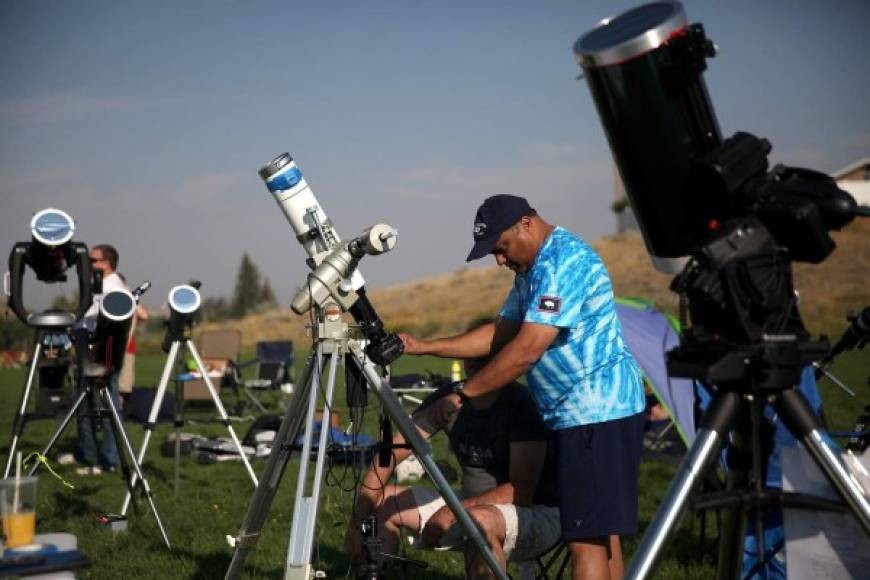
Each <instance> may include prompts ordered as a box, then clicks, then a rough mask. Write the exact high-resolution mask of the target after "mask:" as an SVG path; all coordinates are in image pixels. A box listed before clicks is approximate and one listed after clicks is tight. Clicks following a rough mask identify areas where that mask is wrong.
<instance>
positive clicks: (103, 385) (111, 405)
mask: <svg viewBox="0 0 870 580" xmlns="http://www.w3.org/2000/svg"><path fill="white" fill-rule="evenodd" d="M73 338H74V343H75V347H76V353H77V355H78V385H77V388H78V391H79V394H78V396H77V397H76V400H75V402H74V403H73V404H72V406H71V407H70V409H69V412H67V414H66V416H65V417H64V418H63V420H62V421H61V423H60V425H59V426H58V428H57V430H56V431H55V432H54V434H53V435H52V436H51V437H50V438H49V440H48V443H47V444H46V445H45V448H44V449H43V450H42V455H44V456H45V455H48V453H49V452H50V451H51V449H52V447H54V444H55V443H56V442H57V440H58V439H59V438H60V436H61V435H62V434H63V432H64V431H65V430H66V428H67V426H68V425H69V423H70V421H71V420H72V418H73V417H74V416H75V415H76V413H77V412H78V411H79V407H81V405H82V404H83V403H85V399H87V405H88V408H89V409H91V410H92V413H89V414H90V416H91V427H92V429H93V430H94V434H93V435H94V441H96V429H97V424H98V423H102V420H103V419H104V418H106V417H107V416H108V418H109V419H110V424H111V429H112V436H113V437H114V438H115V446H116V448H117V449H118V457H119V459H120V462H121V473H122V474H123V477H124V481H126V482H127V486H128V488H129V489H130V492H131V493H132V492H133V491H134V489H135V485H136V480H135V479H134V478H133V473H135V476H136V478H138V480H139V482H140V485H141V487H142V493H143V494H144V495H145V499H146V500H147V501H148V505H149V506H150V508H151V512H152V513H153V514H154V519H155V520H156V522H157V527H158V528H159V529H160V535H161V536H162V537H163V543H164V544H166V547H167V548H171V547H172V546H171V545H170V543H169V537H168V536H167V535H166V530H165V529H164V527H163V522H162V520H161V519H160V514H159V513H158V511H157V506H155V505H154V498H153V497H152V495H151V487H150V486H149V485H148V480H146V479H145V476H144V475H143V473H142V467H141V465H140V464H139V462H138V461H137V459H136V454H135V453H134V451H133V446H132V445H131V444H130V438H129V437H128V436H127V431H126V430H125V429H124V424H123V423H122V422H121V416H120V415H119V414H118V409H117V407H115V402H114V401H113V400H112V392H111V390H110V384H109V381H110V379H111V374H110V373H111V367H109V368H107V367H105V366H103V365H99V364H93V363H91V362H89V361H88V360H87V356H86V353H87V352H88V332H87V330H85V329H79V330H76V331H75V332H74V335H73ZM124 452H126V455H125V454H124ZM128 457H129V460H128ZM39 465H40V462H36V463H35V464H34V465H33V467H32V468H31V469H30V472H29V473H28V475H33V474H34V473H35V472H36V470H37V469H38V468H39ZM131 465H132V467H133V473H131V470H130V466H131Z"/></svg>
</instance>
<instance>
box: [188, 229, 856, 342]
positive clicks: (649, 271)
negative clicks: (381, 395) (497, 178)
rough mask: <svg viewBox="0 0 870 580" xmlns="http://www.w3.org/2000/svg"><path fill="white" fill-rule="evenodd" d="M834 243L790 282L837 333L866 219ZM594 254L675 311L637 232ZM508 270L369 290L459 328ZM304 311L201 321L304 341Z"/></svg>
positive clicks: (817, 325)
mask: <svg viewBox="0 0 870 580" xmlns="http://www.w3.org/2000/svg"><path fill="white" fill-rule="evenodd" d="M834 239H835V240H836V242H837V246H838V248H837V250H836V251H835V252H834V253H833V255H832V256H830V257H829V258H828V259H827V260H826V261H825V262H824V263H822V264H819V265H809V264H797V265H796V267H795V286H796V287H797V289H798V291H799V292H800V295H801V312H802V313H803V316H804V320H805V321H806V323H807V324H808V326H809V327H810V329H811V330H812V331H813V332H814V333H818V332H828V333H830V334H832V335H837V336H839V333H840V332H841V331H842V330H843V328H844V325H845V314H846V313H847V312H848V311H850V310H859V309H861V308H863V307H865V306H867V305H868V304H870V285H868V283H867V282H868V280H867V278H868V271H870V220H862V221H857V222H853V223H852V224H850V225H849V226H848V227H847V228H846V229H845V230H844V231H842V232H835V233H834ZM592 245H593V246H594V247H595V248H596V250H597V251H598V252H599V253H600V254H601V257H602V259H603V260H604V262H605V264H606V265H607V268H608V270H609V271H610V275H611V277H612V279H613V285H614V290H615V292H616V294H617V295H619V296H641V297H645V298H647V299H649V300H652V301H653V302H654V303H655V304H657V305H658V306H659V307H660V308H662V309H664V310H666V311H668V312H672V313H676V308H677V299H676V295H675V294H673V293H672V292H670V291H669V290H668V284H669V282H670V276H667V275H664V274H661V273H659V272H657V271H655V270H654V269H653V268H652V266H651V265H650V262H649V259H648V257H647V254H646V251H645V250H644V245H643V240H642V239H641V238H640V235H639V234H637V233H629V234H624V235H620V236H614V237H608V238H604V239H601V240H599V241H597V242H595V243H593V244H592ZM512 279H513V274H512V273H511V272H510V271H509V270H507V269H505V268H498V267H497V266H494V265H493V266H489V267H484V268H472V269H467V268H463V269H460V270H457V271H455V272H452V273H449V274H442V275H439V276H433V277H431V278H426V279H423V280H419V281H416V282H411V283H406V284H402V285H399V286H393V287H389V288H383V289H378V290H370V298H371V300H372V302H373V303H374V305H375V307H376V308H377V309H378V312H379V314H380V315H381V317H382V318H383V319H384V321H385V323H386V324H387V326H388V327H389V328H391V329H393V330H404V331H408V332H412V333H415V334H418V335H421V336H439V335H445V334H449V333H454V332H458V331H461V330H462V329H463V328H464V327H465V326H466V325H467V324H468V323H469V322H470V321H472V320H473V319H475V318H477V317H480V316H491V315H493V314H494V313H495V312H497V310H498V308H499V306H500V305H501V303H502V301H503V300H504V298H505V296H506V295H507V291H508V289H509V288H510V285H511V282H512ZM305 322H306V319H304V318H303V317H299V316H296V315H294V314H293V313H292V312H291V311H290V309H289V308H288V307H281V308H278V309H275V310H271V311H268V312H264V313H260V314H257V315H254V316H249V317H247V318H245V319H243V320H238V321H229V322H224V323H220V324H219V325H218V324H206V325H203V328H213V327H216V326H221V327H226V326H231V327H234V328H238V329H239V330H241V331H242V336H243V339H244V342H245V345H247V346H253V344H254V343H255V342H257V341H259V340H274V339H282V338H290V339H292V340H293V341H295V342H296V343H297V344H304V343H305V342H306V340H307V339H306V337H305Z"/></svg>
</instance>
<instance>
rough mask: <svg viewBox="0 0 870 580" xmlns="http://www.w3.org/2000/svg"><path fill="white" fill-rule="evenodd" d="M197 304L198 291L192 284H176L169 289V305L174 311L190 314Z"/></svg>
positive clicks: (197, 307) (198, 301)
mask: <svg viewBox="0 0 870 580" xmlns="http://www.w3.org/2000/svg"><path fill="white" fill-rule="evenodd" d="M199 305H200V296H199V292H198V291H197V290H196V288H194V287H193V286H186V285H185V286H176V287H174V288H173V289H172V290H170V291H169V306H170V307H171V308H172V309H173V310H175V311H176V312H179V313H181V314H192V313H194V312H196V311H197V309H199Z"/></svg>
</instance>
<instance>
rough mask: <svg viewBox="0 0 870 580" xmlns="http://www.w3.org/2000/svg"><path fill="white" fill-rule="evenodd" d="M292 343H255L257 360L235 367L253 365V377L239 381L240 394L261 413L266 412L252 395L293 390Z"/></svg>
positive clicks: (280, 341) (278, 341)
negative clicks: (278, 390)
mask: <svg viewBox="0 0 870 580" xmlns="http://www.w3.org/2000/svg"><path fill="white" fill-rule="evenodd" d="M293 362H294V361H293V341H290V340H273V341H262V342H258V343H257V358H256V359H254V360H252V361H246V362H243V363H241V364H239V365H238V366H237V368H238V370H240V371H241V370H242V369H244V368H245V367H248V366H251V365H253V366H254V367H255V369H254V375H255V377H254V378H252V379H247V380H243V381H240V386H241V387H242V394H243V395H245V397H247V399H248V401H249V402H250V403H251V404H252V405H254V406H255V407H256V408H257V409H259V411H260V412H261V413H265V412H266V408H265V407H264V406H263V404H262V402H261V401H260V400H259V399H258V398H257V396H256V395H255V394H254V393H256V392H260V393H265V392H270V391H275V390H276V389H280V388H283V389H285V390H286V389H287V388H288V387H287V386H288V385H289V388H290V389H292V388H293Z"/></svg>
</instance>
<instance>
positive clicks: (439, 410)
mask: <svg viewBox="0 0 870 580" xmlns="http://www.w3.org/2000/svg"><path fill="white" fill-rule="evenodd" d="M461 408H462V399H460V398H459V395H457V394H456V393H450V394H449V395H445V396H443V397H441V398H440V399H438V400H437V401H435V402H434V403H433V404H432V406H431V407H429V409H428V412H429V415H428V417H429V421H430V422H431V423H432V424H433V425H437V426H438V428H439V429H443V428H445V427H446V426H447V425H449V424H450V421H452V420H453V417H454V415H456V413H458V412H459V409H461Z"/></svg>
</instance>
